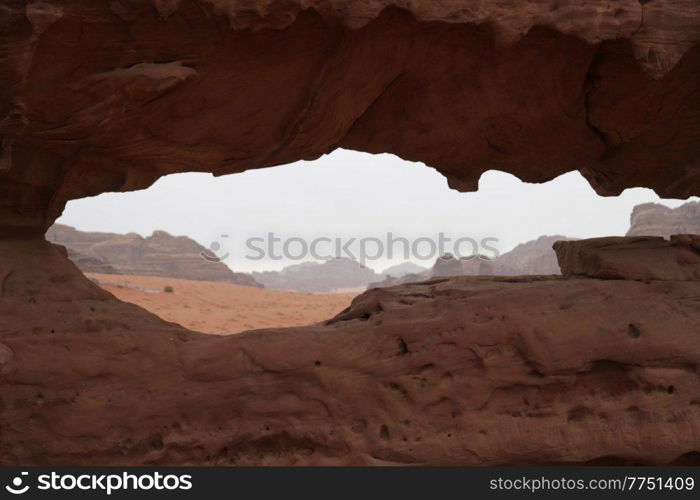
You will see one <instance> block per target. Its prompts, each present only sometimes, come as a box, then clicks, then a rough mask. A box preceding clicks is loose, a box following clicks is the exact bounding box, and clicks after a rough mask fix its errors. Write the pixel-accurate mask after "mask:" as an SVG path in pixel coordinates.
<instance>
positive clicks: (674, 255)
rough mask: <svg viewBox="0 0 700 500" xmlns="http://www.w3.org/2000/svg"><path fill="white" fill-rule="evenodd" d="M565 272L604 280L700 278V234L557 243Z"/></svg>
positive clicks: (558, 253) (559, 258) (569, 274)
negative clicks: (666, 238) (665, 237)
mask: <svg viewBox="0 0 700 500" xmlns="http://www.w3.org/2000/svg"><path fill="white" fill-rule="evenodd" d="M554 250H555V251H556V253H557V259H558V260H559V266H560V267H561V271H562V274H564V275H566V276H589V277H592V278H600V279H628V280H700V235H691V234H681V235H673V236H671V239H670V241H669V240H665V239H664V238H662V237H656V236H637V237H608V238H593V239H589V240H578V241H559V242H557V243H555V244H554Z"/></svg>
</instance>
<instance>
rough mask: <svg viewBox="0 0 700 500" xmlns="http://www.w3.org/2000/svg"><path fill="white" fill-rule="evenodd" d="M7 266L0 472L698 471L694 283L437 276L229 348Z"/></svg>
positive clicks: (36, 259) (1, 313)
mask: <svg viewBox="0 0 700 500" xmlns="http://www.w3.org/2000/svg"><path fill="white" fill-rule="evenodd" d="M0 257H2V258H0V282H1V283H2V301H0V317H2V318H3V321H2V322H1V323H0V341H1V342H2V344H3V346H5V347H6V348H7V349H9V350H11V352H12V353H13V354H12V355H11V356H10V357H8V356H7V355H6V354H4V353H7V352H10V351H8V350H7V349H6V348H5V347H3V351H2V352H3V357H2V359H3V367H5V366H6V364H7V363H6V360H7V359H11V361H12V363H13V368H12V370H6V369H4V368H3V370H2V372H0V373H1V375H0V389H1V390H0V398H1V402H2V404H1V405H0V427H1V428H2V433H0V462H1V463H2V464H3V465H9V464H23V465H29V464H52V465H58V464H71V465H76V464H90V465H95V464H186V463H188V464H241V465H242V464H268V465H271V464H277V465H289V464H296V465H303V464H356V465H359V464H372V465H380V464H429V465H438V464H440V465H448V464H449V465H496V464H528V463H530V464H531V463H591V462H593V463H640V464H665V463H676V461H678V460H681V461H683V462H684V463H687V462H691V463H692V462H693V461H695V462H697V451H696V450H698V449H700V440H699V439H700V438H699V437H698V436H700V405H699V402H700V373H699V372H698V364H700V338H699V337H698V335H697V326H698V324H700V303H699V302H698V301H697V297H698V296H699V295H700V282H698V281H651V282H649V283H644V282H641V281H630V280H614V281H611V280H597V279H590V278H564V277H547V278H532V277H530V278H528V277H524V278H480V277H463V278H442V279H435V280H432V281H429V282H425V283H422V284H416V285H407V286H400V287H396V288H391V289H377V290H372V291H369V292H366V293H365V294H363V295H361V296H360V297H358V298H357V299H355V301H354V302H353V304H352V306H351V307H350V308H349V309H348V310H346V311H344V312H343V313H341V314H340V315H338V316H337V317H335V318H333V319H332V320H330V321H328V322H326V323H325V324H319V325H312V326H309V327H303V328H290V329H271V330H261V331H254V332H249V333H244V334H241V335H237V336H229V337H219V336H211V335H204V334H197V333H194V332H190V331H187V330H185V329H183V328H181V327H178V326H177V325H174V324H168V323H165V322H163V321H162V320H160V319H158V318H157V317H155V316H154V315H152V314H150V313H148V312H146V311H144V310H143V309H140V308H138V307H136V306H133V305H130V304H124V303H121V302H119V301H117V300H115V299H114V298H113V297H112V296H111V295H110V294H109V293H107V292H105V291H103V290H101V289H100V288H99V287H97V286H96V285H94V284H93V283H91V282H90V281H88V280H86V279H85V278H84V277H83V276H81V275H80V273H79V272H78V271H77V269H76V268H75V267H74V266H73V265H72V264H71V263H70V262H69V261H67V260H66V259H65V256H64V254H63V253H62V251H61V249H60V248H58V247H55V246H53V245H50V244H47V243H41V242H37V241H26V240H25V241H24V242H18V241H13V242H7V241H5V242H1V243H0ZM25 264H31V265H25ZM49 283H50V284H52V285H53V286H48V284H49ZM59 285H60V286H59ZM591 436H595V439H591Z"/></svg>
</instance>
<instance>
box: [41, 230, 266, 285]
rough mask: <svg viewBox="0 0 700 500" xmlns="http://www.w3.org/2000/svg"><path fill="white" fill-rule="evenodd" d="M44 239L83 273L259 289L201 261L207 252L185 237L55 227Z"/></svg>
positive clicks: (224, 268) (215, 264)
mask: <svg viewBox="0 0 700 500" xmlns="http://www.w3.org/2000/svg"><path fill="white" fill-rule="evenodd" d="M46 239H47V240H49V241H51V242H52V243H57V244H59V245H63V246H65V247H66V248H67V249H68V257H69V258H70V259H71V260H72V261H73V262H74V263H75V264H76V265H77V266H78V268H79V269H80V270H82V271H83V272H96V273H108V274H139V275H147V276H161V277H165V278H181V279H189V280H200V281H221V282H228V283H235V284H238V285H244V286H254V287H261V286H262V285H260V283H257V282H256V281H255V280H254V279H253V278H252V277H251V276H250V275H248V274H244V273H234V272H233V271H231V269H229V267H228V266H227V265H226V264H224V263H223V262H210V261H207V260H205V259H203V258H202V256H201V254H202V252H206V249H205V248H204V247H203V246H202V245H200V244H199V243H197V242H196V241H194V240H192V239H190V238H188V237H186V236H172V235H171V234H168V233H166V232H165V231H155V232H154V233H153V234H152V235H151V236H149V237H148V238H144V237H142V236H140V235H138V234H136V233H129V234H115V233H99V232H85V231H78V230H77V229H75V228H73V227H71V226H66V225H63V224H54V225H53V226H52V227H51V228H49V230H48V231H47V232H46Z"/></svg>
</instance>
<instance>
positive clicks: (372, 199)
mask: <svg viewBox="0 0 700 500" xmlns="http://www.w3.org/2000/svg"><path fill="white" fill-rule="evenodd" d="M649 202H652V203H657V204H660V205H659V207H661V208H660V209H666V208H665V207H664V206H663V205H665V206H666V207H678V206H680V205H682V204H683V203H684V202H682V201H678V200H660V199H659V198H658V197H657V196H656V195H655V194H654V193H653V192H652V191H650V190H648V189H628V190H626V191H625V192H623V193H622V194H621V195H620V196H617V197H601V196H598V195H597V194H596V193H595V192H594V191H593V189H592V188H591V187H590V185H589V184H588V183H587V181H586V180H585V179H584V178H583V177H582V176H581V175H580V174H579V173H578V172H570V173H568V174H564V175H562V176H560V177H558V178H556V179H553V180H551V181H549V182H547V183H544V184H528V183H524V182H521V181H520V180H519V179H517V178H516V177H514V176H512V175H510V174H507V173H504V172H497V171H489V172H486V173H484V174H483V175H482V176H481V179H480V183H479V191H477V192H468V193H460V192H457V191H454V190H451V189H449V188H448V186H447V181H446V179H445V178H444V177H443V176H442V175H441V174H439V173H438V172H437V171H436V170H433V169H431V168H426V167H425V165H423V164H419V163H414V162H408V161H404V160H402V159H400V158H398V157H396V156H393V155H389V154H380V155H371V154H367V153H358V152H353V151H347V150H337V151H335V152H333V153H331V154H328V155H326V156H323V157H321V158H320V159H318V160H315V161H300V162H296V163H293V164H289V165H283V166H279V167H274V168H267V169H259V170H251V171H247V172H244V173H239V174H233V175H227V176H223V177H214V176H212V175H210V174H204V173H183V174H174V175H169V176H166V177H163V178H161V179H160V180H158V181H157V182H156V183H155V184H154V185H153V186H151V187H150V188H148V189H146V190H142V191H136V192H128V193H107V194H102V195H100V196H96V197H93V198H86V199H81V200H74V201H72V202H70V203H69V204H68V206H67V207H66V210H65V211H64V214H63V216H62V217H61V218H60V219H59V220H58V221H57V223H56V224H55V225H54V226H53V227H52V228H50V229H49V231H48V232H47V238H48V239H49V240H50V241H53V242H56V243H60V244H62V245H64V246H66V247H67V249H68V253H69V257H70V258H71V259H72V260H73V261H74V262H75V263H76V264H77V266H78V267H79V268H80V269H81V270H82V271H83V272H84V273H85V274H86V275H87V276H88V277H89V278H90V279H91V280H93V281H94V282H95V283H97V284H98V285H99V286H101V287H102V288H104V289H106V290H108V291H109V292H111V293H112V294H113V295H115V296H116V297H117V298H119V299H121V300H123V301H126V302H132V303H134V304H137V305H139V306H141V307H143V308H145V309H147V310H149V311H151V312H153V313H155V314H157V315H159V316H160V317H162V318H163V319H165V320H167V321H172V322H176V323H179V324H181V325H183V326H185V327H187V328H189V329H192V330H195V331H200V332H206V333H215V334H230V333H237V332H241V331H245V330H251V329H260V328H268V327H290V326H302V325H308V324H312V323H317V322H321V321H323V320H328V319H329V318H333V317H334V316H336V315H337V318H338V319H346V320H350V321H357V320H362V319H367V320H371V324H372V325H373V327H376V328H380V327H381V317H382V315H384V314H386V311H385V310H384V309H385V305H384V304H382V303H381V300H378V301H376V307H375V306H372V307H370V309H371V310H370V309H366V307H369V306H367V305H365V306H358V307H356V308H354V309H349V310H348V309H347V308H348V306H349V305H350V302H351V301H352V299H353V298H354V297H355V296H357V295H358V294H360V293H362V292H363V291H364V290H366V289H367V288H368V287H383V286H392V285H400V284H402V283H409V282H418V281H427V282H429V283H430V286H433V287H435V286H438V285H440V283H442V282H443V281H444V280H445V279H446V277H449V276H457V275H523V274H538V275H551V274H558V273H559V266H558V264H557V260H556V256H555V254H554V251H553V250H552V248H551V246H552V244H553V242H555V241H557V240H560V239H566V238H588V237H596V236H611V235H625V234H626V233H628V231H630V229H631V225H630V216H631V215H632V219H633V220H632V226H634V225H635V220H634V218H635V217H636V215H634V214H637V212H638V211H635V212H634V214H633V210H634V208H635V207H636V206H639V205H641V204H644V203H649ZM652 208H653V207H652ZM640 224H641V222H640ZM632 229H634V227H632ZM645 229H646V226H645ZM656 229H657V230H659V231H660V230H662V229H659V228H656ZM447 254H452V256H453V258H445V257H446V256H447ZM431 293H432V292H430V291H429V290H428V289H425V290H421V291H420V292H419V291H416V293H415V294H412V295H411V296H410V297H404V298H403V299H402V300H401V304H392V305H391V307H392V308H396V307H408V306H410V307H421V304H422V303H424V302H425V301H428V300H430V299H431V298H432V295H431ZM556 307H557V309H558V310H561V311H567V310H568V309H567V308H569V307H570V305H567V304H563V303H562V304H558V305H556ZM341 311H342V312H341ZM363 314H364V317H363ZM92 316H93V317H94V318H95V320H94V321H95V325H96V328H97V327H98V326H99V325H100V320H99V316H100V311H99V308H97V310H95V311H94V312H93V314H92ZM375 316H376V317H377V320H376V321H375ZM482 316H483V318H482ZM478 320H479V321H483V322H488V321H496V320H497V318H496V316H494V315H493V314H486V313H485V314H484V315H481V316H479V319H478ZM624 324H625V323H623V325H624ZM628 332H629V335H630V336H631V337H633V338H636V337H638V336H639V334H640V332H639V329H638V328H637V327H636V326H635V325H633V324H629V327H628ZM402 342H403V341H402ZM406 352H407V347H406V346H405V343H404V344H403V345H400V346H399V353H400V354H405V353H406ZM319 364H320V363H319ZM319 364H316V366H319Z"/></svg>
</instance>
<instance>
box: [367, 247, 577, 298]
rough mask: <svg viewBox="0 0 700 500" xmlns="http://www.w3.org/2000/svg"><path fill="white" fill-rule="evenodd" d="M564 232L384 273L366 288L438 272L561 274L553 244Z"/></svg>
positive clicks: (464, 274) (437, 275) (393, 283)
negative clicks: (484, 254) (491, 254)
mask: <svg viewBox="0 0 700 500" xmlns="http://www.w3.org/2000/svg"><path fill="white" fill-rule="evenodd" d="M568 240H570V238H567V237H566V236H541V237H539V238H538V239H536V240H533V241H528V242H527V243H523V244H521V245H518V246H516V247H515V248H514V249H513V250H511V251H510V252H506V253H504V254H503V255H500V256H499V257H497V258H495V259H493V260H490V259H489V260H484V259H468V260H460V259H455V258H454V257H453V256H452V255H446V256H443V257H441V258H439V259H437V260H436V261H435V264H434V265H433V267H432V268H431V269H426V270H425V271H422V272H417V273H408V274H404V275H403V276H387V277H386V278H384V279H383V280H382V281H377V282H374V283H370V284H369V286H368V288H384V287H389V286H397V285H403V284H406V283H417V282H419V281H425V280H427V279H430V278H435V277H441V276H481V275H495V276H520V275H550V274H561V272H560V270H559V263H558V262H557V256H556V254H555V253H554V249H553V248H552V245H553V244H554V243H555V242H557V241H568Z"/></svg>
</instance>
